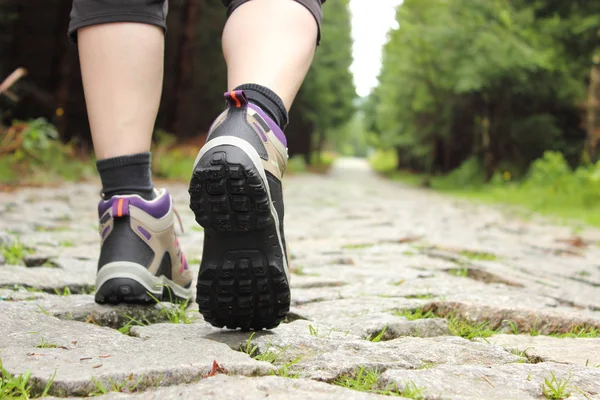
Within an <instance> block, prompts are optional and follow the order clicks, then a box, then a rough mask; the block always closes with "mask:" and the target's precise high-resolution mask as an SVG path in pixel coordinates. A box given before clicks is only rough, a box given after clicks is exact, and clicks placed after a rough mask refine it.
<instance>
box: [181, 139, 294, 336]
mask: <svg viewBox="0 0 600 400" xmlns="http://www.w3.org/2000/svg"><path fill="white" fill-rule="evenodd" d="M227 139H237V138H217V139H214V141H215V143H219V142H217V141H223V140H227ZM239 140H240V139H237V141H239ZM232 141H233V142H235V140H232ZM211 142H212V141H211ZM211 142H209V143H211ZM215 143H211V144H212V145H213V146H208V149H203V151H202V152H201V153H200V155H199V157H198V160H197V162H196V164H195V166H194V172H193V176H192V179H191V183H190V189H189V192H190V195H191V200H190V208H191V209H192V211H193V212H194V214H195V216H196V221H197V222H198V223H199V224H200V225H201V226H203V227H204V252H203V255H202V263H201V265H200V273H199V275H198V284H197V302H198V306H199V309H200V313H201V314H202V315H203V316H204V319H205V320H206V321H207V322H209V323H210V324H212V325H213V326H216V327H220V328H223V327H227V328H229V329H236V328H241V329H242V330H261V329H272V328H275V327H276V326H278V325H279V324H280V323H281V322H282V321H283V320H284V318H285V317H286V315H287V314H288V312H289V307H290V287H289V283H288V282H289V278H288V273H287V265H286V261H285V256H284V253H283V246H282V244H281V243H282V242H281V237H280V234H279V220H278V218H277V212H276V211H275V209H274V207H273V205H272V203H271V199H270V193H269V187H268V182H267V181H266V179H263V177H262V176H261V173H260V172H259V170H258V168H257V164H256V161H253V160H252V157H254V155H252V154H248V151H247V149H242V148H240V147H238V146H237V145H232V144H222V145H220V144H216V145H215ZM244 143H245V142H244ZM252 151H254V150H253V149H252ZM254 152H255V151H254ZM255 153H256V152H255ZM255 158H258V154H255ZM259 160H260V159H259ZM263 175H264V171H263Z"/></svg>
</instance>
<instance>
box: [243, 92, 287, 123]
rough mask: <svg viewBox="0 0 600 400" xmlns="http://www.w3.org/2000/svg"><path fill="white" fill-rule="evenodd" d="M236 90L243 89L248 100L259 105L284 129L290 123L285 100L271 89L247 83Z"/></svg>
mask: <svg viewBox="0 0 600 400" xmlns="http://www.w3.org/2000/svg"><path fill="white" fill-rule="evenodd" d="M234 90H243V91H244V93H246V96H247V97H248V101H249V102H250V103H252V104H255V105H257V106H259V107H260V108H261V109H262V110H263V111H264V112H265V113H267V115H268V116H269V117H271V119H272V120H273V121H275V123H276V124H277V126H279V127H280V128H281V129H282V130H283V129H285V127H286V126H287V124H288V113H287V110H286V109H285V105H284V104H283V100H281V98H280V97H279V96H277V93H275V92H274V91H272V90H271V89H269V88H267V87H264V86H261V85H257V84H255V83H245V84H243V85H240V86H238V87H236V88H235V89H234Z"/></svg>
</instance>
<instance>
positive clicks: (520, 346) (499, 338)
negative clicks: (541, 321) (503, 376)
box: [487, 335, 600, 368]
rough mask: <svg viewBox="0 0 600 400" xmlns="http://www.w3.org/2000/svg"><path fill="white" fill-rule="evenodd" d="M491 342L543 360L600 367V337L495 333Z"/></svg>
mask: <svg viewBox="0 0 600 400" xmlns="http://www.w3.org/2000/svg"><path fill="white" fill-rule="evenodd" d="M487 340H488V341H489V342H490V343H493V344H496V345H498V346H502V347H504V348H505V349H508V350H513V351H523V352H525V353H526V354H527V356H528V357H533V358H536V359H540V360H542V361H553V362H557V363H565V364H576V365H581V366H590V367H597V368H600V338H557V337H549V336H530V335H494V336H492V337H490V338H488V339H487Z"/></svg>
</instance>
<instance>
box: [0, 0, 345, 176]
mask: <svg viewBox="0 0 600 400" xmlns="http://www.w3.org/2000/svg"><path fill="white" fill-rule="evenodd" d="M169 3H170V9H169V14H168V22H167V23H168V26H169V31H168V33H167V36H166V50H165V53H166V54H165V60H166V61H165V81H164V87H163V95H162V102H161V107H160V112H159V116H158V119H157V123H156V135H155V141H156V142H161V141H162V142H164V143H168V144H169V150H170V149H171V148H172V147H178V148H185V147H189V148H190V149H189V151H193V152H197V150H198V147H199V146H200V145H201V144H202V142H203V140H204V139H205V135H206V132H207V130H208V128H209V126H210V124H211V122H212V121H213V119H214V118H215V116H216V115H218V114H219V113H220V112H221V111H222V109H223V107H224V102H223V92H225V91H226V89H227V86H226V68H225V61H224V59H223V56H222V53H221V33H222V30H223V26H224V23H225V20H226V9H225V8H224V7H223V5H222V4H221V2H220V1H214V0H172V1H170V2H169ZM70 8H71V0H45V1H43V2H39V3H36V4H35V5H34V3H33V2H31V1H24V2H23V1H19V0H8V1H3V2H1V3H0V24H1V25H2V26H3V27H6V29H4V28H3V29H2V31H1V33H0V82H1V81H2V80H4V79H6V78H7V77H9V76H10V75H11V73H13V72H14V71H15V70H17V69H18V68H24V69H25V70H26V75H25V76H23V77H22V78H21V79H19V80H18V81H17V82H16V83H15V84H14V85H13V86H12V87H11V88H10V91H9V93H2V94H0V117H1V122H2V125H3V127H4V129H3V132H4V133H2V132H0V157H1V158H0V164H2V165H6V164H7V163H11V162H12V163H13V164H14V161H15V158H16V159H18V160H19V161H20V160H21V159H22V158H23V157H27V153H28V152H27V151H24V152H21V151H15V148H16V147H17V146H16V144H15V137H16V136H17V134H15V133H14V132H13V133H8V134H7V133H6V132H7V130H8V129H9V128H10V127H11V125H15V124H17V127H18V128H19V129H21V128H23V129H21V130H24V131H25V135H19V136H23V137H22V138H21V140H19V143H21V142H26V143H23V145H24V147H25V149H19V150H27V149H26V148H27V147H35V146H39V145H42V144H44V145H48V143H49V141H48V140H46V138H52V137H54V136H56V137H59V138H60V140H61V141H62V142H63V143H67V144H69V146H70V147H69V148H70V151H71V152H76V153H77V154H80V155H87V154H89V153H91V137H90V132H89V126H88V120H87V115H86V110H85V100H84V96H83V88H82V84H81V74H80V71H79V61H78V55H77V46H76V45H75V44H73V43H70V41H69V40H68V39H67V36H66V32H67V26H68V23H69V12H70ZM324 13H325V14H326V15H327V18H326V19H325V21H324V22H323V26H322V36H323V40H322V42H321V45H320V47H319V49H318V52H317V54H316V56H315V60H314V62H313V65H312V68H311V70H310V72H309V74H308V76H307V79H306V83H305V84H304V85H303V87H302V88H301V91H300V93H299V95H298V97H297V98H296V100H295V103H294V107H293V109H292V112H291V115H290V121H291V123H290V125H289V126H288V128H287V131H286V134H287V136H288V143H289V147H290V153H291V156H294V155H298V156H300V157H302V158H305V159H306V160H307V161H308V162H311V161H313V162H317V161H316V160H318V159H319V158H320V157H318V155H319V154H320V152H321V150H322V149H323V148H324V146H325V143H326V141H327V140H326V138H329V137H331V135H333V133H330V132H333V130H334V128H335V127H337V126H339V125H342V124H343V123H344V122H346V121H348V120H349V119H351V117H352V115H353V113H354V111H355V97H356V92H355V88H354V84H353V79H352V75H351V73H350V71H349V67H350V64H351V63H352V53H351V47H352V41H351V36H350V32H351V27H350V13H349V9H348V0H330V1H328V2H327V3H326V4H325V6H324ZM198 110H201V112H198ZM22 121H36V122H35V123H34V124H32V125H31V124H30V125H28V126H29V128H31V129H25V128H24V127H23V126H22V125H21V122H22ZM34 128H35V129H34ZM38 142H39V143H38ZM28 145H29V146H28ZM21 147H23V146H21ZM192 148H193V149H192ZM187 151H188V150H187V149H186V150H182V152H183V153H187ZM23 153H25V154H23ZM313 153H314V154H315V155H316V156H315V157H311V154H313ZM7 154H10V155H11V156H15V154H16V157H12V159H11V160H6V156H7ZM161 154H162V155H164V157H163V158H164V159H163V160H162V161H163V164H165V161H168V162H166V163H167V164H169V163H170V161H171V160H166V159H167V158H169V157H171V158H173V157H174V156H177V155H178V153H177V151H175V152H172V151H163V152H162V153H161ZM40 157H41V158H43V157H42V156H38V158H40ZM186 161H189V160H186ZM174 164H177V163H174ZM173 168H174V169H177V166H173ZM188 169H189V168H186V171H187V170H188ZM3 171H4V172H5V175H6V176H8V171H6V169H5V168H4V169H3ZM158 172H159V173H160V171H158ZM170 172H171V171H165V173H166V174H167V175H169V173H170ZM174 174H175V175H177V171H175V172H174Z"/></svg>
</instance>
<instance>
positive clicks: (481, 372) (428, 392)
mask: <svg viewBox="0 0 600 400" xmlns="http://www.w3.org/2000/svg"><path fill="white" fill-rule="evenodd" d="M552 374H554V376H555V377H556V379H557V380H558V381H559V382H561V383H563V382H566V381H568V384H567V387H566V390H565V392H564V394H565V397H566V395H567V394H569V399H577V400H583V399H585V398H586V396H587V398H592V399H597V398H599V395H600V369H598V368H586V367H579V366H573V365H564V364H555V363H540V364H507V365H494V366H490V367H487V366H481V365H444V366H440V367H436V368H432V369H424V370H419V371H407V370H394V369H390V370H387V371H385V372H384V373H383V374H382V375H381V377H380V378H379V381H378V387H380V388H386V387H390V386H394V387H397V388H398V389H399V390H403V389H404V387H406V386H407V385H414V386H413V387H416V388H419V389H423V391H422V395H423V396H424V398H426V399H436V398H443V399H449V400H476V399H477V400H480V399H489V400H524V399H536V400H537V399H541V398H545V396H544V392H543V388H544V387H545V385H544V382H545V379H548V380H551V379H552Z"/></svg>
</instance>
